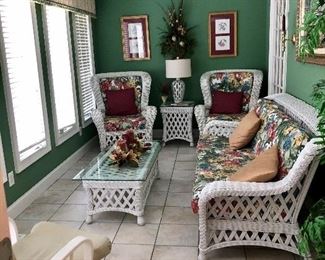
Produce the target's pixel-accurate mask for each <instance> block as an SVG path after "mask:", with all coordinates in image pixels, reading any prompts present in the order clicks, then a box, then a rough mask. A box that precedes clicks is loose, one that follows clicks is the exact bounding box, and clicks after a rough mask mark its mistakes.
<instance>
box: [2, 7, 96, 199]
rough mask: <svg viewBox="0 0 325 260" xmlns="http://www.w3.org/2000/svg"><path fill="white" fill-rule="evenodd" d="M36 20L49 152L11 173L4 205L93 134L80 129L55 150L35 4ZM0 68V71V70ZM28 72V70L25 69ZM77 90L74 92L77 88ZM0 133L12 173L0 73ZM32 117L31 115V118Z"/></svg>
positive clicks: (41, 41)
mask: <svg viewBox="0 0 325 260" xmlns="http://www.w3.org/2000/svg"><path fill="white" fill-rule="evenodd" d="M37 18H38V29H39V38H40V47H41V55H42V64H43V74H44V85H45V92H46V103H47V112H48V118H49V126H50V135H51V144H52V150H51V151H50V152H49V153H48V154H47V155H45V156H44V157H42V158H41V159H40V160H38V161H37V162H35V163H34V164H32V165H31V166H30V167H28V168H26V169H25V170H24V171H22V172H21V173H19V174H15V181H16V184H15V185H14V186H12V187H9V186H8V183H6V184H5V190H6V197H7V203H8V205H10V204H12V203H13V202H14V201H16V200H17V199H18V198H19V197H21V196H22V195H23V194H24V193H25V192H26V191H28V190H29V189H31V188H32V187H33V186H34V185H35V184H36V183H37V182H39V181H40V180H41V179H42V178H44V177H45V176H46V175H47V174H48V173H50V172H51V171H52V170H53V169H54V168H55V167H57V166H58V165H60V164H61V163H62V162H63V161H64V160H65V159H66V158H68V157H69V156H70V155H71V154H73V153H74V152H75V151H77V150H78V149H79V148H80V147H81V146H82V145H84V144H85V143H86V142H87V141H89V140H90V139H91V138H92V137H93V136H95V135H96V133H97V132H96V129H95V127H94V126H93V125H91V126H89V127H87V128H85V129H83V132H82V136H79V134H76V135H75V136H73V137H72V138H70V139H69V140H68V141H66V142H65V143H63V144H62V145H60V146H58V147H55V142H54V132H53V120H52V112H51V103H50V94H49V93H50V91H49V81H48V76H47V66H46V57H45V48H44V36H43V32H42V20H41V8H40V6H39V5H37ZM0 69H1V68H0ZM26 69H28V68H26ZM77 91H78V89H77ZM0 115H1V116H0V132H1V136H2V141H3V149H4V156H5V161H6V167H7V172H10V171H14V162H13V153H12V146H11V140H10V134H9V124H8V117H7V110H6V103H5V97H4V84H3V79H2V73H0ZM31 116H32V115H31Z"/></svg>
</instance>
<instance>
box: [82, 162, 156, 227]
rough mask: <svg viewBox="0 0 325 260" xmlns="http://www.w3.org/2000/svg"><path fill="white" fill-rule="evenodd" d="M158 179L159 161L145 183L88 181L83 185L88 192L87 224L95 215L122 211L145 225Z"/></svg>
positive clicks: (84, 181)
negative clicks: (147, 207)
mask: <svg viewBox="0 0 325 260" xmlns="http://www.w3.org/2000/svg"><path fill="white" fill-rule="evenodd" d="M157 177H158V159H156V161H155V163H154V164H153V167H152V168H151V169H150V173H149V174H148V176H147V178H146V180H145V181H87V180H83V181H82V184H83V187H84V188H85V190H86V192H87V197H88V207H87V217H86V223H87V224H90V223H91V222H92V220H93V215H94V214H96V213H100V212H104V211H120V212H125V213H129V214H132V215H135V216H137V223H138V225H140V226H142V225H144V224H145V219H144V208H145V205H146V201H147V197H148V195H149V192H150V188H151V185H152V183H153V181H154V180H155V178H157Z"/></svg>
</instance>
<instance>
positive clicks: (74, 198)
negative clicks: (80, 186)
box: [65, 190, 87, 204]
mask: <svg viewBox="0 0 325 260" xmlns="http://www.w3.org/2000/svg"><path fill="white" fill-rule="evenodd" d="M65 204H87V193H86V191H80V190H76V191H74V192H73V193H72V194H71V195H70V197H69V198H68V199H67V200H66V202H65Z"/></svg>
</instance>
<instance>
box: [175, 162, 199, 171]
mask: <svg viewBox="0 0 325 260" xmlns="http://www.w3.org/2000/svg"><path fill="white" fill-rule="evenodd" d="M195 167H196V161H192V162H177V161H176V163H175V170H192V171H193V170H195Z"/></svg>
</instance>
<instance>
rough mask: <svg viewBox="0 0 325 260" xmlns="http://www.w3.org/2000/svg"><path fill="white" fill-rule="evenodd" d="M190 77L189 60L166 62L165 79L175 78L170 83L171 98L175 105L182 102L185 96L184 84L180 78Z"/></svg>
mask: <svg viewBox="0 0 325 260" xmlns="http://www.w3.org/2000/svg"><path fill="white" fill-rule="evenodd" d="M189 77H191V60H190V59H176V60H166V78H168V79H170V78H175V79H176V80H174V81H173V83H172V90H173V98H174V102H175V103H180V102H182V101H183V98H184V94H185V83H184V81H183V80H181V78H189Z"/></svg>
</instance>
